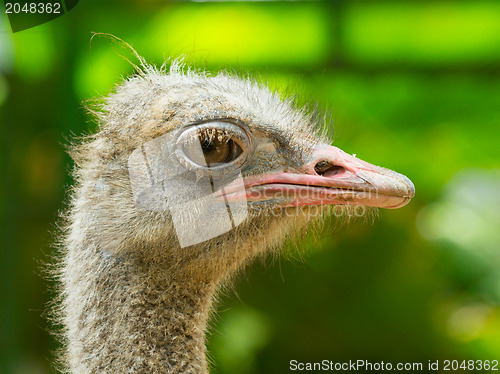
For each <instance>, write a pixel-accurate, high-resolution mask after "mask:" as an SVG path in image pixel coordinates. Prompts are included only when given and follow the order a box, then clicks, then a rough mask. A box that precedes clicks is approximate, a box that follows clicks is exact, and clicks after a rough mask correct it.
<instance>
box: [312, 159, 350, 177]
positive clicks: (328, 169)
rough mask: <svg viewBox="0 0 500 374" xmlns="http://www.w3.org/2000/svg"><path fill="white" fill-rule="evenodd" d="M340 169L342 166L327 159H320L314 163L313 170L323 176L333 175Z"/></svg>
mask: <svg viewBox="0 0 500 374" xmlns="http://www.w3.org/2000/svg"><path fill="white" fill-rule="evenodd" d="M342 170H344V168H343V167H342V166H337V165H334V164H332V163H331V162H330V161H327V160H322V161H320V162H318V163H317V164H316V165H314V171H315V172H316V174H318V175H321V176H323V177H333V176H334V175H335V174H338V173H340V172H341V171H342Z"/></svg>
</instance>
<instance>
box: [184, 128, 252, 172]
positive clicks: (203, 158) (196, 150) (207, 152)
mask: <svg viewBox="0 0 500 374" xmlns="http://www.w3.org/2000/svg"><path fill="white" fill-rule="evenodd" d="M200 146H201V152H200ZM183 151H184V154H185V155H186V157H188V158H189V159H190V160H191V161H193V162H194V163H195V164H198V165H201V166H205V165H206V166H209V167H210V166H218V165H221V164H227V163H230V162H231V161H234V160H235V159H236V158H237V157H238V156H239V155H240V154H241V153H242V152H243V151H242V149H241V147H240V146H239V145H238V143H236V142H235V141H234V140H232V139H224V138H222V139H219V138H215V139H210V137H209V136H207V135H205V134H200V135H199V136H198V142H193V143H190V144H185V145H184V147H183Z"/></svg>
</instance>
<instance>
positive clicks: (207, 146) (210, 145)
mask: <svg viewBox="0 0 500 374" xmlns="http://www.w3.org/2000/svg"><path fill="white" fill-rule="evenodd" d="M201 149H203V153H205V152H211V151H213V150H214V149H215V144H214V142H211V141H210V140H208V139H205V140H203V142H202V143H201Z"/></svg>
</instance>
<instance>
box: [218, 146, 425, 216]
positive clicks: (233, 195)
mask: <svg viewBox="0 0 500 374" xmlns="http://www.w3.org/2000/svg"><path fill="white" fill-rule="evenodd" d="M222 194H223V195H224V196H225V199H227V200H228V201H235V200H240V201H241V200H242V199H246V200H247V201H248V202H254V201H273V202H277V203H278V204H279V205H280V206H283V207H290V206H302V205H326V204H351V205H364V206H372V207H379V208H388V209H395V208H400V207H402V206H404V205H406V204H408V202H409V201H410V200H411V198H412V197H413V196H414V195H415V187H414V186H413V183H412V182H411V181H410V180H409V179H408V178H407V177H405V176H404V175H402V174H399V173H396V172H394V171H392V170H389V169H385V168H382V167H379V166H375V165H372V164H369V163H367V162H365V161H362V160H360V159H358V158H356V157H355V156H351V155H349V154H347V153H345V152H344V151H342V150H340V149H339V148H336V147H332V146H326V145H323V146H319V147H318V148H317V149H316V150H315V152H314V153H313V156H312V160H311V161H310V162H307V163H306V164H305V165H304V166H303V167H302V168H300V170H299V171H298V172H297V171H295V172H277V173H270V174H263V175H258V176H251V177H246V178H245V179H244V189H242V188H241V184H239V188H238V187H237V188H233V186H231V185H228V186H226V187H225V188H224V189H223V190H222Z"/></svg>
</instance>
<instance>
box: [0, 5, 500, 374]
mask: <svg viewBox="0 0 500 374" xmlns="http://www.w3.org/2000/svg"><path fill="white" fill-rule="evenodd" d="M91 32H107V33H112V34H114V35H116V36H118V37H120V38H122V39H124V40H125V41H127V42H128V43H130V44H132V46H133V47H134V48H136V49H137V51H138V52H139V54H141V55H143V56H144V57H145V58H146V59H147V60H148V61H150V62H154V63H156V64H161V63H162V62H163V61H164V60H165V59H167V58H168V57H170V56H179V55H185V56H186V57H185V59H186V61H187V62H188V63H189V64H190V65H192V66H196V67H198V68H203V69H207V70H210V71H214V72H215V71H217V70H218V69H221V68H222V69H230V70H234V71H237V72H247V71H249V72H251V73H252V74H254V75H256V76H258V77H262V78H263V80H264V81H268V82H269V84H270V85H271V86H272V87H274V88H278V89H279V90H281V91H285V92H289V93H298V94H299V96H300V97H301V98H302V100H303V101H304V102H317V103H319V105H320V107H322V108H325V109H328V110H330V111H331V113H332V116H333V119H334V123H335V145H337V146H339V147H340V148H342V149H344V150H345V151H346V152H349V153H356V154H357V155H358V156H359V157H361V158H363V159H365V160H367V161H369V162H371V163H374V164H377V165H383V166H386V167H388V168H391V169H394V170H397V171H399V172H401V173H403V174H405V175H407V176H409V177H410V178H411V179H412V180H413V182H414V183H415V186H416V191H417V194H416V197H415V198H414V199H413V200H412V202H411V203H410V204H409V205H408V206H406V207H404V208H403V209H400V210H396V211H381V213H380V219H377V220H376V221H375V222H374V223H370V222H366V221H364V220H362V219H360V220H356V221H354V222H351V223H350V224H349V225H335V224H334V222H330V221H329V222H328V225H327V229H326V230H325V233H324V235H323V236H322V238H321V239H319V240H313V239H314V238H310V240H308V241H306V242H305V243H303V244H302V245H301V247H304V249H303V250H301V255H295V256H294V258H292V259H291V261H290V260H285V259H281V260H275V261H266V263H262V262H258V263H256V264H255V265H254V266H252V267H251V268H250V269H248V271H246V272H245V274H244V275H243V276H241V277H239V279H238V281H237V282H236V283H237V284H236V287H235V289H236V292H228V293H227V295H225V296H224V297H223V298H222V301H221V303H220V305H219V307H218V311H219V314H218V317H217V318H216V319H215V320H214V321H213V323H212V326H213V327H212V329H211V334H210V336H209V343H208V345H209V350H210V355H211V358H212V359H213V360H214V361H215V362H216V365H215V367H214V373H225V374H229V373H238V374H250V373H285V372H288V371H289V362H290V360H298V361H304V362H310V361H320V360H323V359H328V360H333V361H348V360H358V359H363V360H371V361H372V362H379V361H385V362H392V363H397V362H423V363H427V362H428V360H433V361H435V360H437V359H440V360H444V359H457V360H463V359H466V360H469V359H483V360H486V359H488V360H494V359H496V360H499V359H500V307H499V304H500V157H499V156H500V151H499V148H500V147H499V143H500V142H499V138H500V3H499V2H498V1H449V0H446V1H445V0H442V1H404V2H401V1H397V0H395V1H347V0H345V1H342V0H337V1H332V2H321V1H314V2H313V1H311V2H308V1H263V2H250V1H249V2H225V1H220V2H196V3H195V2H168V1H157V2H155V1H139V0H135V1H133V0H130V1H107V2H103V3H99V2H97V1H95V0H93V1H92V0H81V1H80V4H78V5H77V6H76V7H75V8H74V9H73V10H72V11H71V12H70V13H69V14H67V15H65V16H63V17H60V18H58V19H56V20H54V21H52V22H49V23H47V24H44V25H41V26H39V27H36V28H34V29H30V30H26V31H22V32H19V33H16V34H12V33H11V31H10V28H9V25H8V21H7V18H6V17H5V14H4V12H3V10H2V13H1V15H0V129H1V130H0V131H1V136H0V141H1V144H0V170H1V171H2V176H1V177H0V212H1V217H0V219H1V222H0V230H1V234H0V238H1V244H0V250H1V253H0V281H1V285H0V373H7V374H11V373H12V374H26V373H27V374H38V373H40V374H42V373H50V372H52V369H51V367H50V360H51V351H52V350H54V349H55V348H56V343H55V342H54V341H53V339H52V338H51V336H50V334H49V332H48V323H47V322H46V320H45V317H44V309H45V306H46V303H47V301H48V300H49V298H50V297H51V295H50V292H48V291H47V288H48V286H49V282H47V281H45V280H44V279H43V276H42V275H41V273H42V270H41V269H42V268H43V266H42V263H43V262H45V261H47V259H48V258H50V255H51V253H52V252H53V249H51V242H52V241H53V240H54V239H53V235H52V232H54V229H55V222H56V221H57V217H58V211H59V210H60V209H61V208H62V207H63V201H64V199H65V196H66V191H67V190H68V188H70V186H71V183H72V181H71V179H70V178H69V176H68V172H69V170H70V168H71V165H72V164H71V160H70V159H69V158H68V156H67V155H66V154H65V150H64V144H67V143H68V140H69V139H71V138H72V136H73V135H81V134H85V133H89V132H92V131H94V130H95V123H94V122H93V121H92V119H91V118H90V117H88V116H87V114H86V112H85V110H84V109H83V105H82V102H83V101H84V100H86V99H89V98H92V97H95V96H101V95H105V94H106V93H108V92H109V91H110V90H111V89H112V87H113V85H114V84H115V83H117V82H119V81H120V79H121V77H123V76H126V75H127V74H130V73H131V71H132V70H131V67H130V65H129V64H128V63H127V62H126V61H125V60H124V59H122V58H121V57H120V56H119V54H122V53H124V52H123V51H121V50H119V49H117V47H116V45H113V44H111V43H109V42H108V41H106V40H105V39H104V38H96V39H94V40H93V42H92V43H90V38H91Z"/></svg>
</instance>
